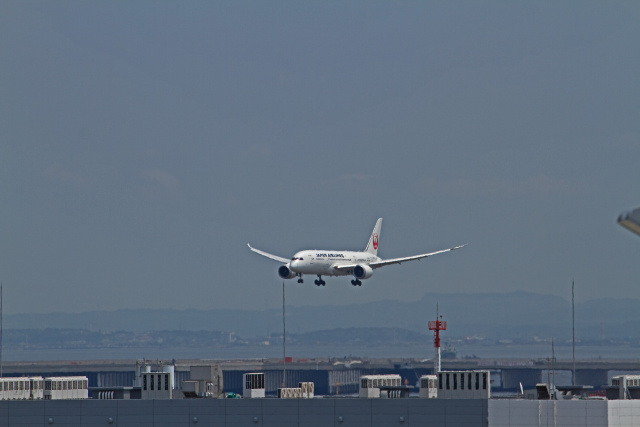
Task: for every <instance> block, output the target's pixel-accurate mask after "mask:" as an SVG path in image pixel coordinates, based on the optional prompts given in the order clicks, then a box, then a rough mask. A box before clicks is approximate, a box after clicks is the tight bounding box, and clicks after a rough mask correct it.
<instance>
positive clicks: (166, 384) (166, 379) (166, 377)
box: [164, 374, 169, 390]
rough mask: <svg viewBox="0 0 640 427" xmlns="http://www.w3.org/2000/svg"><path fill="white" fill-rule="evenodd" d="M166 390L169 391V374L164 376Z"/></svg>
mask: <svg viewBox="0 0 640 427" xmlns="http://www.w3.org/2000/svg"><path fill="white" fill-rule="evenodd" d="M164 389H165V390H169V374H164Z"/></svg>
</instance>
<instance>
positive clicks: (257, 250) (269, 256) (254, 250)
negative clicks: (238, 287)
mask: <svg viewBox="0 0 640 427" xmlns="http://www.w3.org/2000/svg"><path fill="white" fill-rule="evenodd" d="M247 246H249V249H251V250H252V251H253V252H255V253H257V254H260V255H262V256H265V257H267V258H270V259H272V260H274V261H280V262H283V263H285V264H288V263H289V260H288V259H287V258H282V257H280V256H278V255H273V254H270V253H269V252H264V251H261V250H260V249H256V248H252V247H251V245H250V244H248V243H247Z"/></svg>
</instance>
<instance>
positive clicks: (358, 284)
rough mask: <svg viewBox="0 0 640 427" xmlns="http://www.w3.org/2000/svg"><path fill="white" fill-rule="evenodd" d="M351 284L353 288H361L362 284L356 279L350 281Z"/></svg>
mask: <svg viewBox="0 0 640 427" xmlns="http://www.w3.org/2000/svg"><path fill="white" fill-rule="evenodd" d="M351 284H352V285H353V286H362V282H361V281H360V280H358V279H356V280H352V281H351Z"/></svg>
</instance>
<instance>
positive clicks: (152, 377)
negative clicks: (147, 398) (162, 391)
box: [149, 375, 155, 390]
mask: <svg viewBox="0 0 640 427" xmlns="http://www.w3.org/2000/svg"><path fill="white" fill-rule="evenodd" d="M149 376H150V377H151V384H150V389H151V390H154V387H153V379H154V378H155V375H149Z"/></svg>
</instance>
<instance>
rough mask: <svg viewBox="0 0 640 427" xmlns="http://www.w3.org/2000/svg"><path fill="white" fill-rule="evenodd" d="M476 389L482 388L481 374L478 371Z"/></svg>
mask: <svg viewBox="0 0 640 427" xmlns="http://www.w3.org/2000/svg"><path fill="white" fill-rule="evenodd" d="M476 390H480V374H479V373H477V372H476Z"/></svg>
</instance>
